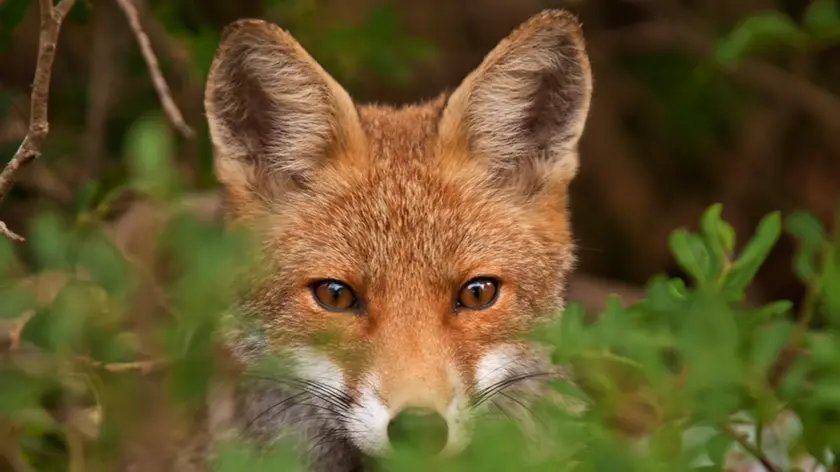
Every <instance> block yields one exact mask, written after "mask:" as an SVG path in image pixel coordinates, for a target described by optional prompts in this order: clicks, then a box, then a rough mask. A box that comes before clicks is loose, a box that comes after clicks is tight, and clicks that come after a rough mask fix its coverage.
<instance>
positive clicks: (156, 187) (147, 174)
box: [126, 113, 177, 198]
mask: <svg viewBox="0 0 840 472" xmlns="http://www.w3.org/2000/svg"><path fill="white" fill-rule="evenodd" d="M174 152H175V141H174V136H173V133H172V130H171V129H170V128H169V126H168V125H167V123H166V121H165V120H164V119H163V117H162V116H160V115H159V114H156V113H155V114H150V115H147V116H144V117H143V118H141V119H139V120H137V121H136V122H135V123H134V124H133V125H132V127H131V129H129V131H128V136H126V154H127V156H128V165H129V169H130V171H131V174H132V180H133V181H134V185H135V186H136V188H139V189H140V190H142V191H144V192H146V193H148V194H149V195H151V196H153V197H156V198H165V197H168V196H170V194H171V192H172V191H173V190H174V189H175V188H176V184H177V176H176V175H175V173H174V172H173V170H174V164H173V163H172V159H173V153H174Z"/></svg>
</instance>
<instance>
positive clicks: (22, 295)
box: [0, 287, 36, 319]
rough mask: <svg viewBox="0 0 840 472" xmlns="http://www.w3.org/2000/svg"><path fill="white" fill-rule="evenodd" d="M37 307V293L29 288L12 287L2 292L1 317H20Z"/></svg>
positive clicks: (0, 302)
mask: <svg viewBox="0 0 840 472" xmlns="http://www.w3.org/2000/svg"><path fill="white" fill-rule="evenodd" d="M35 307H36V303H35V294H34V293H32V291H31V290H29V289H27V288H24V287H10V288H7V289H6V290H3V291H2V292H0V319H13V318H18V317H20V316H21V315H23V314H24V313H26V312H27V311H29V310H33V309H35Z"/></svg>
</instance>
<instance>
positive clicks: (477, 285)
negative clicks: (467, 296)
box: [469, 282, 487, 302]
mask: <svg viewBox="0 0 840 472" xmlns="http://www.w3.org/2000/svg"><path fill="white" fill-rule="evenodd" d="M486 284H487V282H473V283H472V284H470V287H469V289H470V290H472V294H473V299H474V300H475V301H476V302H480V301H481V292H482V291H484V289H485V288H486V287H485V285H486Z"/></svg>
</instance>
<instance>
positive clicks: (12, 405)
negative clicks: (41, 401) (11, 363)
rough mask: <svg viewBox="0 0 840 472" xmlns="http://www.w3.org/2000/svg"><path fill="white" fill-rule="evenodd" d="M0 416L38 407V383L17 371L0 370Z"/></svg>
mask: <svg viewBox="0 0 840 472" xmlns="http://www.w3.org/2000/svg"><path fill="white" fill-rule="evenodd" d="M0 385H2V386H3V388H0V414H4V413H5V414H8V413H12V414H14V413H20V412H21V411H20V410H23V409H27V408H37V407H38V395H39V393H40V390H41V389H40V385H39V382H38V381H37V380H36V379H34V378H32V377H30V376H28V375H26V374H24V373H23V372H20V371H17V370H9V369H5V368H4V369H0Z"/></svg>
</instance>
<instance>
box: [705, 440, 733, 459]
mask: <svg viewBox="0 0 840 472" xmlns="http://www.w3.org/2000/svg"><path fill="white" fill-rule="evenodd" d="M734 442H735V440H734V439H733V438H732V436H730V435H729V434H726V433H717V434H715V435H714V436H712V437H711V438H709V440H708V441H706V445H705V449H706V454H707V455H708V457H709V460H711V461H712V462H713V463H714V464H715V465H716V466H718V467H720V466H722V465H723V461H724V458H725V456H726V453H727V452H728V451H729V449H730V448H731V447H732V445H733V444H734Z"/></svg>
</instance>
